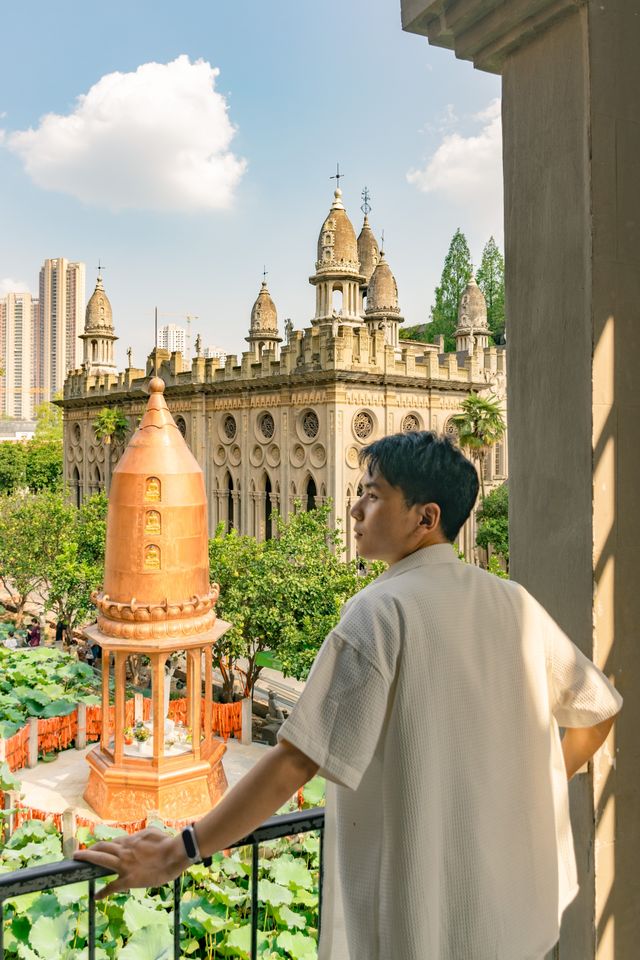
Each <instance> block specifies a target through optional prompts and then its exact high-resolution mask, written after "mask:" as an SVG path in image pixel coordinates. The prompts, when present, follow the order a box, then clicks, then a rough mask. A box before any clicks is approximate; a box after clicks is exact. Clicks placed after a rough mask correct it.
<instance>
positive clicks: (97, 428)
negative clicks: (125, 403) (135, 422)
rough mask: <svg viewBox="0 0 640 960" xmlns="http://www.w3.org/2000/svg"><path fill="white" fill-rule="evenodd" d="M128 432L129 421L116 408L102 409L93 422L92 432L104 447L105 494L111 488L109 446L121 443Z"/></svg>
mask: <svg viewBox="0 0 640 960" xmlns="http://www.w3.org/2000/svg"><path fill="white" fill-rule="evenodd" d="M128 430H129V421H128V420H127V418H126V417H124V416H123V415H122V414H121V413H120V411H119V410H118V408H117V407H103V408H102V410H101V411H100V413H99V414H98V416H97V417H96V418H95V419H94V421H93V432H94V433H95V435H96V439H97V440H103V441H104V444H105V446H106V450H105V458H104V463H105V469H106V475H105V490H106V491H107V493H108V492H109V489H110V487H111V444H112V443H122V442H123V441H124V440H125V438H126V436H127V431H128Z"/></svg>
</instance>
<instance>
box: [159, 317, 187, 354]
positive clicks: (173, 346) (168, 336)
mask: <svg viewBox="0 0 640 960" xmlns="http://www.w3.org/2000/svg"><path fill="white" fill-rule="evenodd" d="M158 346H159V347H160V348H161V349H162V350H168V351H169V353H174V352H175V351H176V350H177V351H179V352H180V353H182V354H183V355H186V353H187V350H186V346H187V331H186V330H185V329H184V327H179V326H178V325H177V324H175V323H167V324H165V326H164V327H160V329H159V330H158Z"/></svg>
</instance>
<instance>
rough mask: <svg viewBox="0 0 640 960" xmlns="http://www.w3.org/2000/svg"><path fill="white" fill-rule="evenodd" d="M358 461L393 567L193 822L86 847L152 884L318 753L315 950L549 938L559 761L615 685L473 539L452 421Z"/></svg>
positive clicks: (420, 950) (484, 958) (359, 959)
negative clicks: (460, 543)
mask: <svg viewBox="0 0 640 960" xmlns="http://www.w3.org/2000/svg"><path fill="white" fill-rule="evenodd" d="M361 463H362V465H363V467H365V468H366V473H365V476H364V479H363V484H362V487H363V492H362V496H361V497H360V498H359V500H358V501H357V503H356V504H355V505H354V507H353V509H352V511H351V515H352V517H353V519H354V521H355V527H354V530H355V536H356V540H357V544H358V551H359V553H360V555H361V556H363V557H365V558H367V559H380V560H384V561H385V562H386V563H387V564H388V569H387V570H386V571H385V572H384V573H383V574H381V575H380V576H379V577H378V578H377V580H375V581H374V582H373V583H371V584H370V585H368V586H367V587H366V588H365V589H363V590H362V591H361V592H360V593H358V594H356V595H355V596H354V597H352V598H351V599H350V600H349V601H348V602H347V603H346V604H345V606H344V608H343V610H342V615H341V619H340V622H339V623H338V625H337V626H336V628H335V629H334V630H332V631H331V633H330V634H329V636H328V637H327V638H326V640H325V642H324V644H323V646H322V648H321V650H320V652H319V653H318V656H317V658H316V661H315V663H314V665H313V668H312V670H311V673H310V675H309V679H308V681H307V683H306V686H305V689H304V691H303V693H302V695H301V697H300V699H299V701H298V703H297V704H296V706H295V707H294V708H293V710H292V712H291V715H290V717H289V718H288V719H287V720H286V721H285V722H284V724H283V725H282V727H281V728H280V731H279V743H278V745H277V746H276V747H274V748H273V749H272V750H270V751H269V752H268V754H267V755H266V756H265V757H264V759H263V760H261V761H260V763H258V764H257V765H256V766H255V767H254V768H253V769H252V770H251V771H250V772H249V773H248V774H247V775H246V776H245V777H244V778H243V779H242V780H241V781H240V782H239V783H238V784H237V785H236V786H235V787H234V788H233V789H232V790H230V791H229V793H228V794H227V795H226V796H225V797H224V798H223V800H222V801H221V802H220V803H219V804H218V805H217V806H216V807H215V809H214V810H212V811H211V812H210V813H209V814H207V815H206V816H205V817H203V818H202V819H201V820H200V821H199V822H198V823H197V824H196V825H195V827H193V828H191V827H190V828H187V829H186V830H185V831H183V835H182V836H180V835H178V836H177V837H170V836H168V835H166V834H164V833H162V832H161V831H159V830H154V829H147V830H143V831H142V832H140V833H138V834H135V835H133V836H128V837H125V838H122V839H120V838H119V839H117V840H115V841H112V842H104V843H97V844H95V846H93V847H91V849H89V850H83V851H81V852H78V853H77V854H76V855H75V856H76V858H77V859H79V860H88V861H91V862H93V863H97V864H100V866H103V867H106V868H108V869H111V870H113V872H114V873H116V874H118V879H116V880H114V881H112V882H111V883H109V884H108V885H107V886H106V887H105V889H104V890H102V891H101V894H100V895H101V896H105V895H107V894H109V893H112V892H115V891H119V890H126V889H128V888H130V887H146V886H149V885H152V886H157V885H158V884H159V883H162V882H166V881H169V880H172V879H173V878H174V877H176V876H177V875H178V874H179V873H180V872H181V871H183V870H184V869H185V868H186V867H188V866H189V865H190V863H192V862H195V861H197V860H198V859H199V858H201V857H205V856H208V855H211V854H213V853H214V852H216V851H218V850H221V849H225V848H226V847H229V846H230V845H231V844H232V843H233V842H235V841H236V840H238V839H239V838H240V837H242V836H245V835H247V834H248V833H250V832H251V831H252V830H254V829H255V828H256V827H257V826H258V825H259V824H260V823H262V821H264V820H265V819H266V818H267V817H268V816H270V815H271V814H273V813H274V812H275V811H276V810H277V809H278V808H279V807H280V806H281V805H282V804H283V803H284V802H285V801H286V800H287V799H288V798H289V797H291V796H292V795H293V794H294V793H295V792H296V790H297V789H298V788H299V787H301V786H302V785H303V784H304V783H306V781H307V780H309V779H310V778H311V777H312V776H314V775H315V774H316V773H317V772H318V771H320V773H321V774H322V775H323V776H324V777H326V778H327V780H328V781H329V782H328V784H327V809H326V835H325V851H326V859H325V864H326V872H325V881H324V890H323V898H324V899H323V923H322V935H321V938H320V945H319V954H318V955H319V958H320V960H329V958H330V960H390V958H397V960H427V958H429V960H463V958H464V960H472V958H473V960H537V958H540V960H542V957H543V956H544V954H545V953H546V952H547V951H548V950H550V949H551V947H552V946H553V945H554V943H555V942H556V941H557V939H558V935H559V918H560V917H561V915H562V912H563V910H564V909H565V907H566V906H567V905H568V904H569V903H570V902H571V900H573V898H574V897H575V895H576V893H577V890H578V884H577V876H576V864H575V856H574V850H573V840H572V835H571V825H570V820H569V805H568V789H567V780H568V779H570V778H571V777H572V776H573V775H574V774H575V773H576V771H578V770H579V769H580V768H581V767H582V766H583V764H585V763H586V762H587V760H589V759H590V758H591V757H592V756H593V754H594V753H595V751H596V750H597V749H598V748H599V747H600V745H601V744H602V743H603V742H604V740H605V738H606V736H607V734H608V732H609V730H610V729H611V726H612V723H613V718H614V716H615V714H616V713H617V712H618V711H619V709H620V706H621V703H622V699H621V697H620V695H619V694H618V693H617V691H616V690H615V689H614V687H613V686H612V684H611V683H610V682H609V681H608V680H607V678H606V677H605V676H604V675H603V674H602V673H601V672H600V670H598V669H597V668H596V667H595V666H594V664H593V663H592V662H591V661H590V660H588V659H587V658H586V657H585V656H584V655H583V654H582V653H581V652H580V651H579V650H578V648H577V647H576V646H575V645H574V644H573V643H572V642H571V641H570V640H569V639H568V637H567V636H566V635H565V634H564V633H563V631H562V630H561V629H560V627H559V626H558V625H557V624H556V623H555V622H554V621H553V620H552V619H551V617H550V616H549V615H548V614H547V613H546V611H545V610H544V609H543V608H542V607H541V605H540V604H539V603H538V602H537V601H536V600H534V598H533V597H531V596H530V595H529V594H528V593H527V591H526V590H525V589H524V588H523V587H522V586H520V585H519V584H517V583H514V582H512V581H506V580H502V579H500V578H498V577H495V576H493V575H492V574H489V573H487V572H486V571H483V570H481V569H479V568H478V567H475V566H473V565H471V564H467V563H463V562H461V561H460V559H459V557H458V555H457V552H456V550H455V549H454V547H453V546H452V544H453V541H454V540H455V538H456V536H457V534H458V531H459V530H460V527H461V526H462V524H463V523H464V522H465V520H466V519H467V518H468V516H469V514H470V513H471V510H472V509H473V505H474V503H475V500H476V497H477V493H478V477H477V473H476V470H475V468H474V467H473V465H472V464H471V463H470V462H469V460H467V459H466V458H465V457H464V455H463V454H462V453H461V452H460V450H459V449H457V448H456V447H455V446H454V445H453V444H452V443H451V442H450V441H449V440H448V439H445V438H442V437H438V436H436V435H435V434H433V433H429V432H414V433H407V434H397V435H394V436H388V437H384V438H383V439H381V440H378V441H376V442H375V443H372V444H370V445H369V446H368V447H366V448H365V449H364V450H363V451H362V454H361ZM561 727H562V728H565V734H564V738H563V739H562V740H561V738H560V730H559V728H561Z"/></svg>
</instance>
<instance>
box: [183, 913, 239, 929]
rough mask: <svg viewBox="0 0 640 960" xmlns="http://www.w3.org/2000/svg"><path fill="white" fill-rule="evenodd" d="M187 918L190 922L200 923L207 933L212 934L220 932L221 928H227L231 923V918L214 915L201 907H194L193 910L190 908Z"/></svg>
mask: <svg viewBox="0 0 640 960" xmlns="http://www.w3.org/2000/svg"><path fill="white" fill-rule="evenodd" d="M189 920H190V921H191V922H192V923H193V922H196V923H198V924H200V926H201V927H202V929H203V930H205V931H206V932H207V933H213V934H216V933H220V931H221V930H227V929H228V928H229V927H230V926H231V925H232V924H233V920H231V919H228V918H226V917H224V916H222V917H220V916H216V915H215V914H213V913H209V912H207V911H205V910H203V909H202V907H196V909H195V910H192V911H191V913H190V914H189Z"/></svg>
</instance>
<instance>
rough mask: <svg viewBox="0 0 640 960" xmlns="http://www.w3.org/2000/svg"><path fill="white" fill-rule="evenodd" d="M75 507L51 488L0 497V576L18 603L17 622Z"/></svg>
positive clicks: (39, 584)
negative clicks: (33, 492)
mask: <svg viewBox="0 0 640 960" xmlns="http://www.w3.org/2000/svg"><path fill="white" fill-rule="evenodd" d="M73 509H74V508H73V507H70V506H69V505H68V504H66V503H65V502H64V501H63V499H62V496H61V495H60V494H55V493H50V492H48V491H47V492H44V493H39V494H30V493H15V494H12V495H10V496H4V497H0V580H1V581H2V583H3V584H4V587H5V589H6V590H7V592H8V593H9V595H10V596H11V598H12V599H13V602H14V603H15V605H16V610H17V623H18V624H20V623H21V622H22V617H23V612H24V607H25V604H26V603H27V601H28V599H29V597H30V596H31V595H32V594H33V593H34V592H35V591H36V590H37V589H39V588H43V586H44V584H45V581H46V578H47V571H48V569H49V567H50V565H51V563H52V562H53V561H54V559H55V557H56V556H57V555H58V553H59V552H60V550H61V547H62V544H63V542H64V540H65V535H66V532H67V531H68V530H69V528H70V527H71V525H72V523H73Z"/></svg>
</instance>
